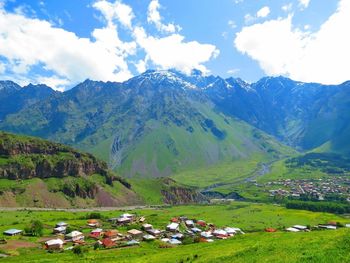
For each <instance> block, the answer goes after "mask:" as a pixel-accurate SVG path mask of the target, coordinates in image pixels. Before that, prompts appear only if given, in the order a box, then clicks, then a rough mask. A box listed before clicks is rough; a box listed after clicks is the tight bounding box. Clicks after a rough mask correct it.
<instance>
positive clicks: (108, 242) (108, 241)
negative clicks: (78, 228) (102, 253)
mask: <svg viewBox="0 0 350 263" xmlns="http://www.w3.org/2000/svg"><path fill="white" fill-rule="evenodd" d="M115 245H116V243H115V242H114V241H113V240H112V239H110V238H104V239H102V246H103V247H105V248H108V247H114V246H115Z"/></svg>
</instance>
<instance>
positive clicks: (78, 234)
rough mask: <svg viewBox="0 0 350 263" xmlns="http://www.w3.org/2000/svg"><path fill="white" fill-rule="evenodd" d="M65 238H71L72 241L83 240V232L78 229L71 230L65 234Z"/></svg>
mask: <svg viewBox="0 0 350 263" xmlns="http://www.w3.org/2000/svg"><path fill="white" fill-rule="evenodd" d="M66 239H72V241H73V242H76V241H82V240H84V234H83V233H81V232H79V231H72V232H70V233H69V234H67V235H66Z"/></svg>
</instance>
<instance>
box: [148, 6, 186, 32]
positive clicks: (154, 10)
mask: <svg viewBox="0 0 350 263" xmlns="http://www.w3.org/2000/svg"><path fill="white" fill-rule="evenodd" d="M159 8H160V4H159V1H158V0H152V1H151V2H150V4H149V6H148V12H147V21H148V22H149V23H154V25H155V26H156V28H157V29H158V31H160V32H165V33H175V32H176V31H180V30H181V27H180V26H178V25H175V24H172V23H169V24H163V23H162V17H161V16H160V13H159V11H158V9H159Z"/></svg>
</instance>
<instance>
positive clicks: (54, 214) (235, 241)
mask: <svg viewBox="0 0 350 263" xmlns="http://www.w3.org/2000/svg"><path fill="white" fill-rule="evenodd" d="M123 212H131V213H137V214H138V215H144V216H146V218H147V222H149V223H151V224H153V225H154V226H155V227H159V228H164V226H165V225H166V224H167V223H168V222H169V219H170V218H172V217H173V216H179V215H186V216H188V217H189V218H192V217H193V218H200V219H204V220H206V221H207V222H213V223H215V225H217V226H219V227H222V226H226V225H230V226H237V227H240V228H242V229H243V230H244V231H245V232H246V233H247V234H246V235H240V236H235V237H234V238H232V239H229V240H222V241H215V242H214V243H195V244H189V245H180V246H177V247H173V248H160V243H159V242H157V241H156V242H150V243H147V242H143V243H142V244H141V246H140V247H130V248H122V249H101V250H93V248H89V251H88V252H86V253H84V254H83V255H75V254H73V253H72V251H64V252H63V253H47V252H46V251H44V250H43V249H41V248H39V247H40V246H38V244H39V240H43V239H44V238H45V237H46V236H49V235H52V234H51V229H52V227H53V226H54V225H55V224H56V223H57V222H58V221H62V220H63V221H66V222H68V223H69V224H70V225H71V226H72V227H74V228H77V229H80V230H81V231H83V232H84V233H88V232H89V231H90V230H91V229H88V228H87V227H86V219H85V218H86V215H87V214H88V213H89V212H64V211H6V212H0V215H1V217H0V232H2V231H3V230H5V229H8V228H11V227H15V228H19V229H21V228H23V227H24V226H25V225H26V224H28V223H29V222H30V221H31V220H32V219H37V220H40V221H42V222H44V226H45V229H44V238H37V237H7V240H8V241H9V242H12V243H14V242H17V246H19V245H18V244H19V243H20V242H22V244H25V245H26V246H27V248H18V247H17V249H16V248H13V247H12V248H10V249H8V245H0V251H2V252H5V253H10V254H12V255H14V256H10V257H8V258H6V259H3V261H5V262H15V261H17V262H18V260H25V261H26V262H67V261H77V260H79V261H83V262H89V261H104V262H115V260H116V259H117V260H118V262H130V261H132V262H256V261H259V262H300V261H307V262H345V261H346V259H347V258H348V257H349V256H350V252H349V251H350V250H349V249H350V239H349V234H350V232H349V231H350V230H348V229H339V230H335V231H312V232H310V233H307V232H304V233H285V232H283V231H281V230H282V229H283V228H285V227H286V226H291V225H294V224H302V225H315V224H319V223H327V222H328V221H338V222H342V223H346V222H348V221H349V219H346V218H343V217H340V216H337V215H333V214H327V213H313V212H307V211H299V210H287V209H285V208H283V207H279V206H275V205H264V204H252V203H241V202H235V203H232V204H229V205H217V206H178V207H167V208H156V209H146V210H131V211H105V212H99V213H100V214H101V215H102V217H103V218H109V217H114V216H118V215H119V214H121V213H123ZM102 227H103V228H109V227H110V225H109V224H108V222H107V221H104V220H103V226H102ZM133 227H135V226H133ZM266 227H274V228H277V229H278V232H276V233H264V231H263V230H264V229H265V228H266ZM118 230H119V231H120V232H121V233H124V232H125V231H126V230H127V228H125V227H120V228H118ZM0 236H1V234H0ZM12 243H11V244H12ZM28 246H31V247H28Z"/></svg>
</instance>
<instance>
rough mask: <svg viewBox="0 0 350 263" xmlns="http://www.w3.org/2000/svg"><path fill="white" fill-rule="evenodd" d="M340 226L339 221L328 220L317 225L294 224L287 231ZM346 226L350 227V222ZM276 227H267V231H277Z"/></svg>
mask: <svg viewBox="0 0 350 263" xmlns="http://www.w3.org/2000/svg"><path fill="white" fill-rule="evenodd" d="M337 227H338V224H337V222H328V223H327V224H319V225H317V226H313V227H311V226H303V225H294V226H291V227H287V228H286V229H285V231H287V232H310V231H311V229H328V230H336V229H337ZM345 227H347V228H350V224H346V225H345ZM276 231H277V229H275V228H271V227H269V228H266V229H265V232H276Z"/></svg>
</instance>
